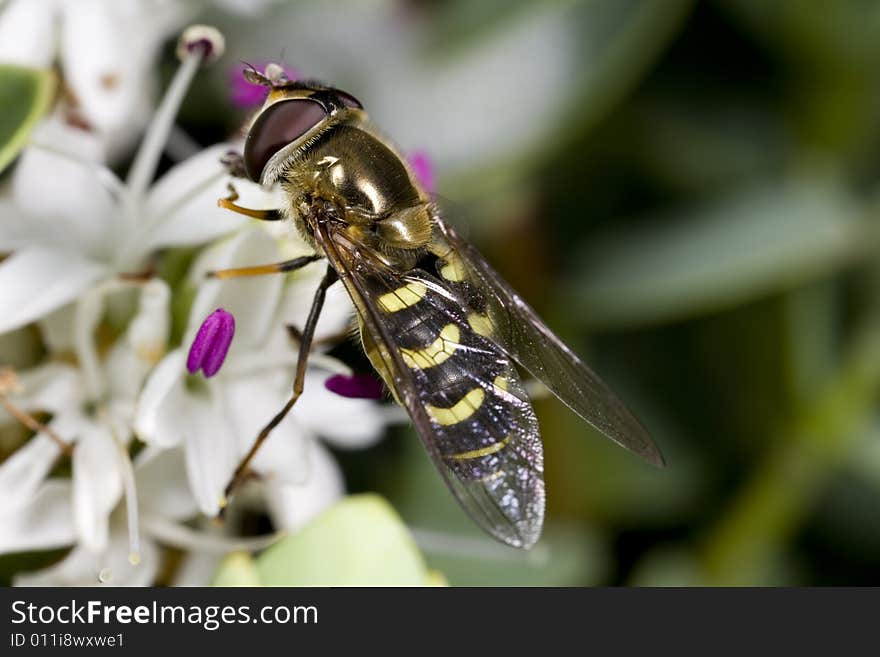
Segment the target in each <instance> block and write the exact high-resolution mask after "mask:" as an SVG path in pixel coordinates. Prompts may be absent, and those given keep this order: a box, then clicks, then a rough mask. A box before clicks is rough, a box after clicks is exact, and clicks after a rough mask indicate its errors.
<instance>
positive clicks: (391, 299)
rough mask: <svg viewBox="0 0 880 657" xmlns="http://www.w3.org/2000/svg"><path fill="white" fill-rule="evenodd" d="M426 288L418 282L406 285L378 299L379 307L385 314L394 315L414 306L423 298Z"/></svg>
mask: <svg viewBox="0 0 880 657" xmlns="http://www.w3.org/2000/svg"><path fill="white" fill-rule="evenodd" d="M427 292H428V287H427V286H426V285H425V284H424V283H420V282H419V281H413V282H412V283H407V284H406V285H404V286H403V287H399V288H397V289H396V290H394V292H388V293H386V294H383V295H382V296H381V297H379V306H380V307H381V308H382V310H384V311H385V312H389V313H396V312H397V311H399V310H403V309H404V308H409V307H410V306H414V305H416V304H417V303H418V302H419V301H421V300H422V299H424V298H425V294H427Z"/></svg>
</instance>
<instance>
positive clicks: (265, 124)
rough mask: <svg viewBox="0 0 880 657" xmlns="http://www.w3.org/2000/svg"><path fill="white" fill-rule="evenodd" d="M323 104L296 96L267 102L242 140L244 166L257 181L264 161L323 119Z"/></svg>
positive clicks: (251, 177)
mask: <svg viewBox="0 0 880 657" xmlns="http://www.w3.org/2000/svg"><path fill="white" fill-rule="evenodd" d="M326 116H327V114H326V112H324V108H323V107H321V105H320V104H318V103H317V102H316V101H314V100H310V99H308V98H297V99H294V100H283V101H280V102H277V103H275V104H274V105H270V106H269V107H268V108H267V109H266V110H265V111H264V112H263V113H262V114H260V116H259V117H258V118H257V120H256V121H255V122H254V125H253V126H252V127H251V129H250V132H248V135H247V139H246V140H245V142H244V168H245V170H246V171H247V174H248V177H249V178H250V179H251V180H253V181H254V182H260V178H261V177H262V175H263V169H264V168H265V167H266V162H268V161H269V160H270V159H272V156H273V155H275V153H277V152H278V151H280V150H281V149H282V148H284V147H285V146H287V145H288V144H289V143H290V142H292V141H296V140H297V139H299V138H300V137H302V136H303V135H304V134H306V133H307V132H308V131H309V130H311V129H312V128H314V127H315V126H316V125H318V124H319V123H320V122H321V121H323V120H324V117H326Z"/></svg>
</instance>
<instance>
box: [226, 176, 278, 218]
mask: <svg viewBox="0 0 880 657" xmlns="http://www.w3.org/2000/svg"><path fill="white" fill-rule="evenodd" d="M226 187H227V189H228V190H229V196H227V197H226V198H219V199H217V205H219V206H220V207H221V208H225V209H226V210H232V211H233V212H237V213H238V214H243V215H244V216H246V217H250V218H251V219H259V220H260V221H280V220H281V219H284V213H283V212H281V210H254V209H252V208H245V207H242V206H240V205H238V204H236V201H237V200H238V192H237V191H236V190H235V187H233V185H232V183H229V184H228V185H227V186H226Z"/></svg>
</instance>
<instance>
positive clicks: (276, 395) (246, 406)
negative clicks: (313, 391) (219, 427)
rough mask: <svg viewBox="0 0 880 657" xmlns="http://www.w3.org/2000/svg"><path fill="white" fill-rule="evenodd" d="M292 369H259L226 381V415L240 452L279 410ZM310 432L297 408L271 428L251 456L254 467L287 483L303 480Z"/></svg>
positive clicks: (288, 387)
mask: <svg viewBox="0 0 880 657" xmlns="http://www.w3.org/2000/svg"><path fill="white" fill-rule="evenodd" d="M291 381H292V373H291V372H290V371H287V370H283V369H282V370H277V369H276V370H275V371H272V372H261V373H256V374H252V375H250V376H240V377H236V378H235V380H233V381H225V382H224V389H225V393H226V399H227V401H228V409H229V418H230V420H231V421H232V426H233V429H234V432H235V435H236V436H238V438H239V449H240V453H241V455H242V456H243V455H244V454H245V453H247V451H248V450H249V449H250V447H251V445H252V444H253V441H254V440H255V439H256V437H257V434H258V433H259V431H260V429H262V428H263V427H264V426H266V423H267V422H268V421H269V420H271V419H272V417H273V416H274V415H275V414H276V413H277V412H278V411H280V410H281V408H282V407H283V406H284V403H285V402H286V401H287V399H288V398H289V397H290V394H291ZM310 440H311V436H310V435H309V433H308V431H306V430H304V429H303V427H302V426H301V425H300V424H299V423H298V422H297V419H296V410H294V411H293V412H291V413H289V414H288V416H287V417H286V418H284V420H283V421H282V422H281V424H279V425H278V426H277V427H275V429H274V430H273V431H272V434H271V436H270V437H269V438H268V439H267V440H266V442H265V443H264V444H263V446H262V447H261V448H260V451H259V452H257V455H256V456H255V457H254V461H253V469H254V470H256V471H257V472H260V473H261V474H264V475H271V476H272V477H273V478H275V479H277V480H279V481H283V482H289V483H302V482H303V481H304V480H305V478H306V476H307V474H308V462H307V461H308V459H307V454H306V446H307V444H308V443H309V442H310Z"/></svg>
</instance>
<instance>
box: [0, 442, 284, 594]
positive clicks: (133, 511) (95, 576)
mask: <svg viewBox="0 0 880 657" xmlns="http://www.w3.org/2000/svg"><path fill="white" fill-rule="evenodd" d="M181 457H182V455H181V454H180V452H179V451H178V450H155V449H150V448H147V449H146V450H144V451H143V452H141V453H140V454H139V455H138V457H137V459H136V462H135V464H134V468H133V470H131V471H130V473H129V474H130V476H131V479H132V489H136V490H137V499H136V500H133V501H131V503H127V504H118V505H116V506H115V508H114V509H113V510H112V513H111V514H110V517H109V519H108V539H107V541H106V543H105V544H104V546H103V547H102V548H101V549H100V550H95V549H93V548H90V547H88V546H86V545H84V544H82V543H77V541H76V536H75V532H74V531H73V527H72V522H71V519H70V513H69V508H70V502H69V500H70V497H71V495H72V494H74V493H73V491H72V486H71V483H70V482H68V481H58V480H54V479H53V480H48V481H46V482H44V483H43V484H42V485H41V486H40V487H39V488H38V489H37V491H36V493H35V494H34V495H32V496H31V497H29V498H28V500H27V502H26V504H25V505H23V506H21V507H17V508H13V509H3V510H0V528H2V533H0V541H2V539H7V541H6V542H2V543H0V550H2V551H8V550H9V549H10V545H9V543H8V539H9V538H10V537H11V538H13V539H14V541H15V542H14V546H12V547H13V549H17V550H25V549H45V548H50V547H52V548H58V547H66V546H71V545H72V546H73V549H72V550H71V551H70V553H69V554H68V555H67V556H66V557H65V558H64V559H62V560H61V561H60V562H58V563H57V564H55V565H53V566H50V567H48V568H45V569H43V570H41V571H37V572H34V573H27V574H22V575H18V576H16V577H15V580H14V583H15V584H16V585H18V586H91V585H97V584H109V585H122V586H146V585H149V584H153V583H155V580H156V577H157V575H158V573H159V569H160V566H161V549H160V545H169V546H174V547H178V548H183V549H185V550H197V551H199V552H200V553H206V554H213V555H223V554H226V553H227V552H230V551H232V550H236V549H258V548H260V547H264V546H265V545H266V544H268V542H269V541H271V540H272V538H274V536H266V537H253V538H250V539H247V540H236V539H231V538H225V537H222V536H215V535H212V534H204V533H202V532H199V531H196V530H193V529H190V528H189V527H187V526H186V525H184V524H182V523H183V522H184V521H186V520H189V519H191V518H193V517H194V516H195V515H197V513H198V510H197V509H196V505H195V501H194V500H193V498H192V495H191V494H190V492H189V486H188V485H187V481H186V473H185V472H184V469H183V459H182V458H181ZM126 502H129V500H126ZM132 520H134V522H136V523H137V527H136V528H135V534H136V535H137V537H138V543H137V551H136V553H135V554H133V553H132V545H131V528H130V527H129V526H130V524H131V523H132ZM194 583H199V584H202V585H204V584H207V583H208V581H207V580H205V579H203V580H202V581H199V582H194Z"/></svg>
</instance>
